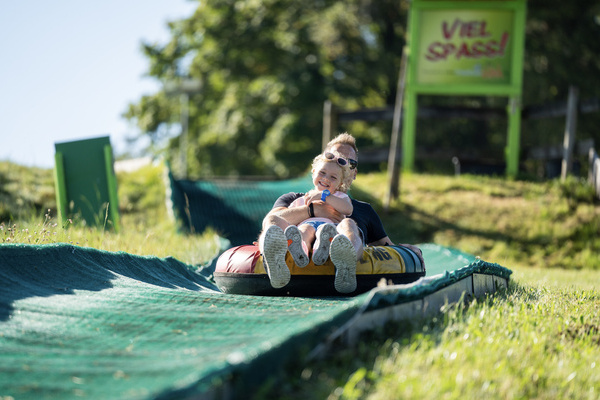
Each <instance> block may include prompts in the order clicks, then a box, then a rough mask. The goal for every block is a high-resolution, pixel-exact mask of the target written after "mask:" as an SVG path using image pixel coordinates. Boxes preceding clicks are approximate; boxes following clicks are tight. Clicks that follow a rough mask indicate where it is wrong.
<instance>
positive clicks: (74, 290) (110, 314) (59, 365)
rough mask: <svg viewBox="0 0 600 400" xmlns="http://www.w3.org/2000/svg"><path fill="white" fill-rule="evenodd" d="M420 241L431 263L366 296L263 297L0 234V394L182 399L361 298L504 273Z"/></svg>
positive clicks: (169, 262) (175, 271) (245, 383)
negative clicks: (423, 271)
mask: <svg viewBox="0 0 600 400" xmlns="http://www.w3.org/2000/svg"><path fill="white" fill-rule="evenodd" d="M422 247H423V250H424V255H425V259H426V260H427V262H428V272H431V271H437V272H443V273H440V274H439V275H438V276H436V277H430V278H427V279H424V280H421V281H419V282H418V283H417V284H415V285H410V286H409V287H406V288H405V287H402V286H399V287H397V288H393V289H390V290H387V291H386V292H385V293H384V294H380V295H378V296H376V297H373V296H370V295H369V294H365V295H361V296H359V297H355V298H281V297H277V298H270V297H254V296H240V295H225V294H223V293H220V292H219V291H218V289H217V288H216V286H215V285H214V284H213V283H212V282H211V281H210V280H209V279H207V278H206V277H204V276H203V275H201V274H200V273H197V272H196V271H198V269H197V268H194V267H191V266H188V265H185V264H183V263H181V262H179V261H177V260H175V259H172V258H165V259H162V258H156V257H141V256H135V255H131V254H127V253H112V252H106V251H101V250H95V249H90V248H81V247H76V246H72V245H68V244H56V245H7V244H3V245H0V396H12V397H14V398H15V399H55V398H60V399H70V398H80V397H87V398H94V399H149V398H182V397H187V396H189V397H195V396H201V395H203V394H206V393H212V394H214V392H215V391H218V390H219V388H220V387H222V386H221V385H222V383H224V382H228V383H229V384H230V385H233V389H230V390H238V391H239V392H238V393H244V391H247V390H249V389H248V388H249V387H251V385H252V384H259V383H260V382H262V381H263V380H264V379H265V378H266V377H267V376H268V374H270V373H273V372H274V371H277V370H278V369H279V368H280V366H281V364H282V363H284V362H286V360H287V361H289V360H291V359H293V358H294V357H297V356H298V354H299V349H300V348H304V349H306V348H310V347H311V346H314V345H316V343H317V342H319V341H322V340H323V339H324V338H325V337H326V336H327V335H328V333H329V332H331V331H332V330H334V329H335V328H336V327H339V326H341V325H342V324H344V322H346V321H348V320H349V319H350V318H352V316H353V315H355V314H356V313H357V311H358V310H359V309H363V310H364V308H365V305H366V306H368V307H369V308H382V307H387V306H389V305H390V304H394V303H400V302H404V301H407V300H408V299H410V298H414V297H415V296H420V295H422V294H423V293H424V292H430V291H431V290H438V289H440V288H441V287H444V286H445V285H449V284H451V283H452V282H453V280H455V279H456V278H457V277H458V276H459V275H465V274H471V273H474V272H482V273H489V274H496V275H499V276H506V277H508V275H510V271H509V270H506V269H504V268H502V267H500V266H497V265H495V264H489V263H485V262H483V261H480V260H475V258H474V257H472V256H469V255H466V254H464V253H460V252H457V251H455V250H452V249H447V248H443V247H440V246H435V245H423V246H422ZM446 271H448V272H446ZM427 288H429V289H427ZM405 291H408V292H406V293H403V292H405ZM365 303H366V304H365ZM302 346H305V347H302Z"/></svg>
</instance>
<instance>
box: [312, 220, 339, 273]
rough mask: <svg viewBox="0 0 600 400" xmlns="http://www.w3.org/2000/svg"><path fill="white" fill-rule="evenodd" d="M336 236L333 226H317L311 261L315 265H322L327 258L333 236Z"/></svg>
mask: <svg viewBox="0 0 600 400" xmlns="http://www.w3.org/2000/svg"><path fill="white" fill-rule="evenodd" d="M335 235H337V231H336V229H335V225H333V224H323V225H321V226H319V229H317V233H316V239H315V245H314V247H313V254H312V261H313V264H315V265H323V264H325V261H327V259H328V258H329V245H330V244H331V241H332V240H333V238H334V236H335Z"/></svg>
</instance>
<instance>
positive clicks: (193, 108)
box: [125, 0, 600, 177]
mask: <svg viewBox="0 0 600 400" xmlns="http://www.w3.org/2000/svg"><path fill="white" fill-rule="evenodd" d="M408 7H409V1H408V0H378V1H371V0H345V1H341V0H306V1H297V0H260V1H259V0H240V1H236V0H213V1H210V2H200V3H199V5H198V8H197V10H196V11H195V12H194V14H193V15H192V16H190V17H189V18H187V19H184V20H181V21H175V22H171V23H170V24H169V27H170V30H171V34H172V38H171V40H170V41H169V42H168V43H166V44H149V43H146V44H144V45H143V51H144V53H145V55H146V56H147V57H148V59H149V74H150V75H151V76H153V77H156V78H157V79H159V80H160V81H162V82H169V81H177V80H182V79H187V78H192V79H196V80H200V81H201V82H202V84H203V86H202V89H201V90H200V91H199V92H197V93H193V94H191V95H190V110H189V115H190V120H189V143H188V146H187V147H186V149H185V150H186V151H187V158H188V165H187V169H188V173H189V174H190V175H192V176H197V177H200V176H214V175H258V174H260V175H276V176H279V177H288V176H294V175H297V174H300V173H303V172H305V171H306V170H307V167H308V164H309V160H310V159H311V158H312V156H313V155H314V154H316V153H317V152H318V151H320V149H321V130H322V115H323V114H322V108H323V102H324V100H326V99H329V100H331V101H333V103H334V104H335V105H336V106H338V107H340V108H346V109H357V108H373V107H383V106H390V105H392V104H393V103H394V100H395V95H396V94H395V89H396V80H397V76H398V69H399V65H400V57H401V52H402V51H401V50H402V47H403V46H404V43H405V27H406V20H407V18H406V16H407V12H408ZM598 8H599V6H597V5H596V2H595V1H593V0H580V1H578V2H570V3H569V2H562V1H559V0H546V1H540V0H530V2H529V4H528V18H527V29H526V54H525V63H524V65H525V67H524V68H525V69H524V96H523V104H524V105H531V104H542V103H545V102H549V101H555V100H563V99H565V98H566V95H567V92H568V87H569V85H571V84H574V85H578V86H579V87H580V88H581V90H582V92H581V95H582V98H585V97H586V96H587V97H590V96H594V95H597V93H600V81H598V80H597V79H596V77H597V76H600V74H599V72H600V56H599V54H600V48H599V47H600V42H598V41H597V40H595V38H596V37H598V34H599V33H600V32H598V31H599V28H600V25H599V24H598V23H599V22H600V19H599V18H600V17H599V16H600V10H599V9H598ZM420 101H421V100H420ZM422 101H423V103H424V104H435V103H437V104H440V103H441V104H447V105H451V104H462V105H469V106H487V107H504V106H505V105H506V103H505V99H502V98H500V99H498V98H486V97H477V98H456V97H452V98H446V97H435V96H429V97H427V96H424V98H423V99H422ZM180 106H181V103H180V101H179V99H178V98H176V97H169V96H168V95H167V94H166V92H165V91H161V92H159V93H156V94H154V95H151V96H145V97H143V98H141V99H140V101H139V102H137V103H136V104H131V105H130V106H129V109H128V110H127V112H126V114H125V115H126V117H127V118H129V119H132V120H135V121H136V123H137V124H138V126H139V127H140V128H141V129H142V130H143V131H144V132H146V133H147V134H148V135H149V136H150V137H151V138H152V139H153V140H154V141H155V142H159V143H160V142H164V141H166V142H167V145H166V147H167V150H168V154H169V155H170V158H171V159H172V161H174V163H176V162H175V161H176V155H177V153H178V151H179V147H180V143H179V138H178V137H177V136H174V135H173V134H172V133H173V132H177V123H178V122H179V114H180ZM598 122H599V121H598V117H597V116H592V117H589V116H588V117H586V119H585V120H582V122H581V124H580V129H579V130H580V131H581V132H582V133H581V134H580V137H586V136H589V137H595V136H598V135H600V133H598V132H592V129H591V126H596V127H597V126H598V125H599V124H598ZM419 124H420V125H419V135H418V145H419V146H422V147H426V148H430V149H435V148H440V147H444V148H445V147H454V148H458V149H463V151H477V152H478V154H480V155H481V156H485V155H489V154H495V155H496V156H497V158H499V159H500V160H501V159H503V146H504V145H505V138H506V123H505V121H475V122H473V121H466V120H464V119H459V120H452V121H449V122H444V123H436V122H435V121H423V122H421V121H420V122H419ZM390 125H391V124H390V123H389V121H386V122H382V123H368V124H367V123H353V124H351V125H347V126H340V129H341V130H343V129H348V130H350V131H351V132H352V133H353V134H354V135H356V136H357V137H358V138H359V144H364V143H379V144H387V143H388V142H389V131H390ZM557 125H560V124H556V121H537V122H533V123H525V124H524V132H523V134H522V137H523V142H524V143H525V144H528V143H531V144H533V143H540V142H541V143H546V140H551V141H556V140H559V141H560V140H561V139H560V135H562V128H561V129H557ZM563 126H564V124H563ZM172 127H175V128H172ZM550 129H554V130H556V131H557V133H556V134H554V133H553V134H552V135H548V132H549V130H550ZM549 137H551V138H550V139H548V138H549ZM361 141H362V142H361Z"/></svg>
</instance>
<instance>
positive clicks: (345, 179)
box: [312, 151, 354, 193]
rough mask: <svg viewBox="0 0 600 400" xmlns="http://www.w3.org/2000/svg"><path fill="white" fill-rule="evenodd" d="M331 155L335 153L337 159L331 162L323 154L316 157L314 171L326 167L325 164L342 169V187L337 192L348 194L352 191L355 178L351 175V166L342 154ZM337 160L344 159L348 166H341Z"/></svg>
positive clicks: (313, 164)
mask: <svg viewBox="0 0 600 400" xmlns="http://www.w3.org/2000/svg"><path fill="white" fill-rule="evenodd" d="M331 153H333V155H335V157H336V158H334V159H332V160H330V159H328V158H326V157H325V156H324V155H323V154H319V155H318V156H316V157H315V158H314V159H313V162H312V171H316V170H317V168H318V167H319V166H320V165H324V164H325V163H335V165H337V166H338V167H340V169H341V170H342V176H341V177H340V186H339V187H338V188H337V190H339V191H340V192H344V193H346V192H347V191H348V190H349V189H350V186H351V185H352V181H353V180H354V176H353V175H352V174H351V173H350V164H349V163H348V162H347V161H348V160H347V159H346V157H344V156H343V155H341V154H340V153H338V152H336V151H334V152H331ZM337 158H343V159H344V160H346V165H340V164H339V163H338V162H337Z"/></svg>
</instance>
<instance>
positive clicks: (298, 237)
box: [285, 225, 308, 268]
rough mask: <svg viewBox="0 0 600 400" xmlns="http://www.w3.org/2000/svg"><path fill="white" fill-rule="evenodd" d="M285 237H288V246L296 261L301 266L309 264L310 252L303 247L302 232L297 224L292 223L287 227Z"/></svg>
mask: <svg viewBox="0 0 600 400" xmlns="http://www.w3.org/2000/svg"><path fill="white" fill-rule="evenodd" d="M285 237H286V238H287V248H288V250H289V251H290V253H291V254H292V257H293V258H294V262H295V263H296V265H297V266H298V267H300V268H304V267H306V266H307V265H308V254H306V252H305V251H304V248H303V247H302V233H300V229H298V227H297V226H295V225H290V226H288V227H287V228H286V229H285Z"/></svg>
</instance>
